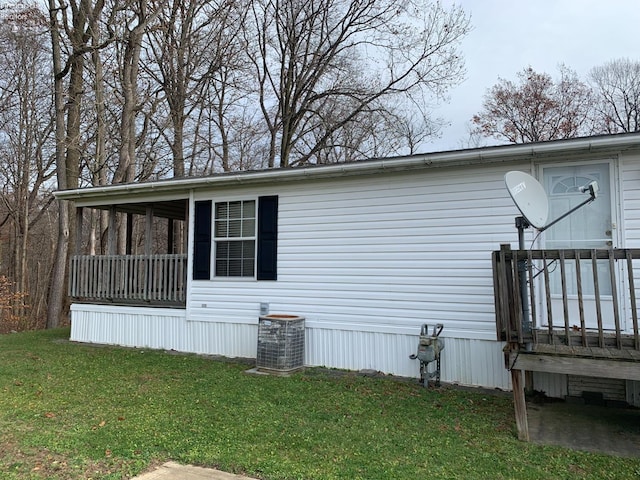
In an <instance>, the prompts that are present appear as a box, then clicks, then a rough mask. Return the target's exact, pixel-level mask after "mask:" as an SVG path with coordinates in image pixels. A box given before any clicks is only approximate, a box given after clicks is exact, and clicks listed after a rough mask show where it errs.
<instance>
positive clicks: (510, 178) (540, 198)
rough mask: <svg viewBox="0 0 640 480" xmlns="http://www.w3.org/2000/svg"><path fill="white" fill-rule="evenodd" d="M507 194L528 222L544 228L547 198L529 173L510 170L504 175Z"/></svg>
mask: <svg viewBox="0 0 640 480" xmlns="http://www.w3.org/2000/svg"><path fill="white" fill-rule="evenodd" d="M504 183H505V184H506V185H507V190H509V195H511V198H512V199H513V202H514V203H515V204H516V207H518V210H520V213H522V216H523V217H524V218H525V220H526V221H527V222H529V224H531V225H533V226H534V227H535V228H537V229H544V228H546V227H545V224H546V223H547V219H548V217H549V199H548V198H547V193H546V192H545V191H544V188H542V185H540V182H538V181H537V180H536V179H535V178H533V177H532V176H531V175H529V174H527V173H524V172H519V171H512V172H507V174H506V175H505V176H504Z"/></svg>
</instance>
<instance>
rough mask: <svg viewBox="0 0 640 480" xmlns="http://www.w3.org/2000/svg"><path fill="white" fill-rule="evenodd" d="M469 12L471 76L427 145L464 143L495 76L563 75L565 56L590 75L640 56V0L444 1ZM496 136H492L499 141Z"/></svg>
mask: <svg viewBox="0 0 640 480" xmlns="http://www.w3.org/2000/svg"><path fill="white" fill-rule="evenodd" d="M443 3H444V4H445V5H450V4H452V3H456V4H458V5H460V6H462V8H463V9H464V10H465V12H467V14H470V15H471V23H472V25H473V30H472V31H471V33H470V34H469V35H468V36H467V37H466V38H465V40H464V41H463V44H462V52H463V55H464V59H465V63H466V69H467V75H466V80H465V81H464V82H463V83H462V84H461V85H460V86H458V87H456V88H455V89H453V90H452V91H451V92H450V97H451V100H450V102H449V103H448V104H443V105H442V106H441V107H440V108H438V110H437V112H436V113H437V115H439V116H441V117H443V118H444V119H445V120H447V121H449V122H450V123H451V125H450V126H445V127H444V128H443V130H442V138H441V139H437V140H435V141H434V142H432V143H431V144H430V145H427V147H426V150H427V151H441V150H456V149H460V148H464V147H465V146H466V141H467V139H468V126H469V125H470V120H471V117H472V116H473V115H474V114H475V113H478V112H479V111H480V108H481V106H482V97H483V95H484V94H485V92H486V90H487V89H488V88H490V87H492V86H493V85H495V84H496V83H497V81H498V77H501V78H504V79H507V80H516V73H517V72H519V71H521V70H522V69H524V68H526V67H528V66H531V67H532V68H533V69H534V70H535V71H536V72H540V73H542V72H546V73H548V74H550V75H551V76H552V77H553V78H554V79H555V78H557V77H558V68H557V66H558V64H560V63H564V64H565V65H566V66H567V67H569V68H571V69H573V70H575V71H576V73H577V74H578V76H579V77H580V78H581V79H582V80H586V77H587V74H588V72H589V70H590V69H591V68H592V67H595V66H600V65H603V64H604V63H606V62H608V61H609V60H613V59H616V58H622V57H627V58H630V59H632V60H640V0H457V1H455V2H454V1H451V0H443ZM494 143H495V142H494Z"/></svg>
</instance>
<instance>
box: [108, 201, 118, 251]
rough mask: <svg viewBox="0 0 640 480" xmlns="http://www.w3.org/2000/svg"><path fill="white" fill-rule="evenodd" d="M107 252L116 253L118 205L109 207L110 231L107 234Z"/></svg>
mask: <svg viewBox="0 0 640 480" xmlns="http://www.w3.org/2000/svg"><path fill="white" fill-rule="evenodd" d="M107 252H109V255H115V254H116V206H115V205H111V206H110V207H109V233H108V236H107Z"/></svg>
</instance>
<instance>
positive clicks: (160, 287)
mask: <svg viewBox="0 0 640 480" xmlns="http://www.w3.org/2000/svg"><path fill="white" fill-rule="evenodd" d="M69 271H70V273H69V296H70V297H72V298H74V299H75V300H76V301H90V302H93V303H96V302H97V303H113V304H122V305H162V306H167V305H169V306H184V305H185V301H186V284H187V256H186V255H182V254H180V255H177V254H173V255H169V254H166V255H75V256H73V257H72V258H71V265H70V269H69Z"/></svg>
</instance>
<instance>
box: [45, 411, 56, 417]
mask: <svg viewBox="0 0 640 480" xmlns="http://www.w3.org/2000/svg"><path fill="white" fill-rule="evenodd" d="M44 416H45V417H47V418H55V416H56V414H55V413H53V412H47V413H45V414H44Z"/></svg>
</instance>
